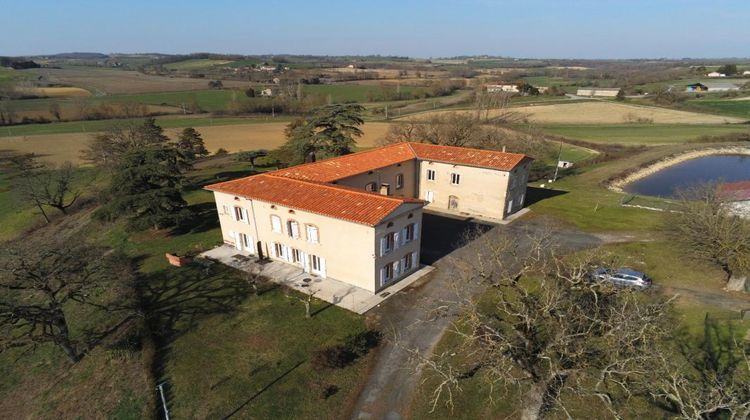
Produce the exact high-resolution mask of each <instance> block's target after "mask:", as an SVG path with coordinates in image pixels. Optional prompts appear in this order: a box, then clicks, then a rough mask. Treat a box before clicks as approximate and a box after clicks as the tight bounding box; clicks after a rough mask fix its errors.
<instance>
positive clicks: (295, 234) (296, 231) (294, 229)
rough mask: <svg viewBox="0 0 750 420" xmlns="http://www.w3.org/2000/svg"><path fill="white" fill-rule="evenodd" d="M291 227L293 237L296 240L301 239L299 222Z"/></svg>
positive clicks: (293, 223)
mask: <svg viewBox="0 0 750 420" xmlns="http://www.w3.org/2000/svg"><path fill="white" fill-rule="evenodd" d="M291 227H292V237H293V238H295V239H296V238H299V224H297V222H292V223H291Z"/></svg>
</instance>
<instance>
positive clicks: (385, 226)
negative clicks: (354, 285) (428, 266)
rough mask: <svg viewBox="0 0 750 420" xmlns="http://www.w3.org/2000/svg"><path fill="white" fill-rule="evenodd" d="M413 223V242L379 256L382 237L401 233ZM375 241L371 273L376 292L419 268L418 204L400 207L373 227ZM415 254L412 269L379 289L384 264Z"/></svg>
mask: <svg viewBox="0 0 750 420" xmlns="http://www.w3.org/2000/svg"><path fill="white" fill-rule="evenodd" d="M411 223H415V224H416V226H417V227H416V237H415V239H414V240H413V241H411V242H407V243H405V244H403V245H401V246H399V247H398V248H396V249H394V250H392V251H390V252H388V253H387V254H385V255H380V238H382V237H383V236H385V235H387V234H389V233H392V232H399V233H401V232H403V229H404V228H406V226H407V225H409V224H411ZM374 239H375V241H374V243H373V246H374V248H375V256H376V257H375V267H374V272H373V273H372V274H373V276H374V279H375V287H376V290H380V289H383V288H384V287H388V286H390V285H392V284H394V283H396V282H398V281H399V280H402V279H403V278H404V277H407V276H408V275H409V274H411V273H412V272H414V271H416V270H417V269H418V268H419V259H420V258H421V255H420V252H419V248H420V246H421V243H422V208H421V205H419V204H406V205H403V206H401V208H399V210H396V211H395V212H394V213H393V214H392V215H391V216H390V217H389V218H387V219H386V220H384V221H383V223H381V224H379V225H378V226H375V238H374ZM413 252H416V253H417V257H416V259H415V261H413V263H412V268H411V269H410V270H408V271H406V272H404V273H401V274H400V275H399V276H398V277H396V278H394V279H393V280H392V281H390V282H388V284H386V285H384V286H382V287H381V284H380V269H381V268H383V267H384V266H385V265H386V264H393V263H394V262H396V261H399V260H401V259H402V258H404V256H406V254H410V253H413Z"/></svg>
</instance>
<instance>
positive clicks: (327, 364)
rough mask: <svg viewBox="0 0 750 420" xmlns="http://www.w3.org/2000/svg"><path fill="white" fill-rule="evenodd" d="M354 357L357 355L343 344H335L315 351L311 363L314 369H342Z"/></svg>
mask: <svg viewBox="0 0 750 420" xmlns="http://www.w3.org/2000/svg"><path fill="white" fill-rule="evenodd" d="M356 359H357V355H356V354H354V353H352V352H351V351H349V349H347V348H346V347H344V346H343V345H335V346H331V347H326V348H324V349H323V350H319V351H316V352H315V354H314V355H313V359H312V364H313V366H314V367H315V368H316V369H322V368H329V369H343V368H345V367H347V366H349V365H350V364H352V363H353V362H354V361H355V360H356Z"/></svg>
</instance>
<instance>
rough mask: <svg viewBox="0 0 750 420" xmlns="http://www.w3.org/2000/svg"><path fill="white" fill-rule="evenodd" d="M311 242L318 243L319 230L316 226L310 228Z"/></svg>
mask: <svg viewBox="0 0 750 420" xmlns="http://www.w3.org/2000/svg"><path fill="white" fill-rule="evenodd" d="M310 240H311V241H312V243H315V244H317V243H318V228H316V227H315V226H310Z"/></svg>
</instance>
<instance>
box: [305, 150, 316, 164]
mask: <svg viewBox="0 0 750 420" xmlns="http://www.w3.org/2000/svg"><path fill="white" fill-rule="evenodd" d="M312 162H315V152H310V153H308V154H307V159H305V163H312Z"/></svg>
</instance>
